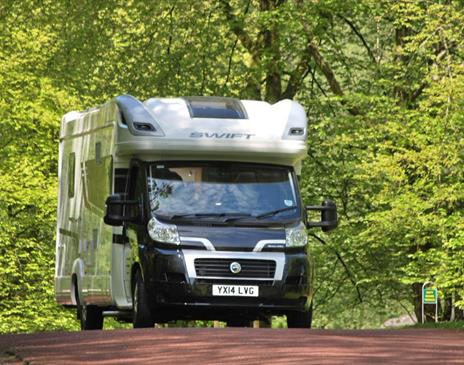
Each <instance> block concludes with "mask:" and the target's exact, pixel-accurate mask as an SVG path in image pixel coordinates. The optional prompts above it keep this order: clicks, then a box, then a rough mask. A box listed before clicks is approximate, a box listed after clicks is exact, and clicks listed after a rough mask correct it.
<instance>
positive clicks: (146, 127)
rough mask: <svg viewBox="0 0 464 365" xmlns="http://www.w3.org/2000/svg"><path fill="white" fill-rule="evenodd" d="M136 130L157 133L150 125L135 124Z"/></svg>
mask: <svg viewBox="0 0 464 365" xmlns="http://www.w3.org/2000/svg"><path fill="white" fill-rule="evenodd" d="M134 128H135V129H137V130H138V131H143V132H155V131H156V129H155V127H153V126H152V125H151V124H150V123H140V122H134Z"/></svg>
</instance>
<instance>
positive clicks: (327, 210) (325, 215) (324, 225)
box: [306, 199, 338, 232]
mask: <svg viewBox="0 0 464 365" xmlns="http://www.w3.org/2000/svg"><path fill="white" fill-rule="evenodd" d="M314 210H317V211H320V212H321V221H320V222H311V221H308V222H307V223H306V227H308V228H312V227H321V229H322V230H323V231H324V232H328V231H331V230H332V229H335V228H336V227H337V225H338V217H337V206H336V205H335V203H334V202H333V201H332V200H330V199H326V200H324V201H323V202H322V205H320V206H319V205H312V206H308V207H306V211H314Z"/></svg>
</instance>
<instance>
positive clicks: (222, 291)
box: [213, 285, 259, 297]
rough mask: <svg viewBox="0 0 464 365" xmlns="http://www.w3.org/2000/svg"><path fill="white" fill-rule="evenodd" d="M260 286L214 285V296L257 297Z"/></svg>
mask: <svg viewBox="0 0 464 365" xmlns="http://www.w3.org/2000/svg"><path fill="white" fill-rule="evenodd" d="M258 294H259V287H258V286H249V285H213V295H214V296H223V297H224V296H230V297H257V296H258Z"/></svg>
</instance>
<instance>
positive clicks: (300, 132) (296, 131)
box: [288, 128, 304, 136]
mask: <svg viewBox="0 0 464 365" xmlns="http://www.w3.org/2000/svg"><path fill="white" fill-rule="evenodd" d="M288 134H289V135H291V136H302V135H303V134H304V129H303V128H290V131H289V132H288Z"/></svg>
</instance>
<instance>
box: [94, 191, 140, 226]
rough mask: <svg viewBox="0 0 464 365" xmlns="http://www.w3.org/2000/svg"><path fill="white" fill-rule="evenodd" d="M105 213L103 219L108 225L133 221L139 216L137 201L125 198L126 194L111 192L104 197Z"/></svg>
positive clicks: (118, 224)
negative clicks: (111, 193)
mask: <svg viewBox="0 0 464 365" xmlns="http://www.w3.org/2000/svg"><path fill="white" fill-rule="evenodd" d="M105 204H106V213H105V216H104V218H103V221H104V222H105V223H106V224H109V225H110V226H120V225H122V224H123V223H124V222H134V221H135V220H137V219H138V217H139V209H140V208H139V203H138V201H136V200H127V199H126V194H113V195H110V196H109V197H108V198H107V199H106V203H105Z"/></svg>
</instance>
